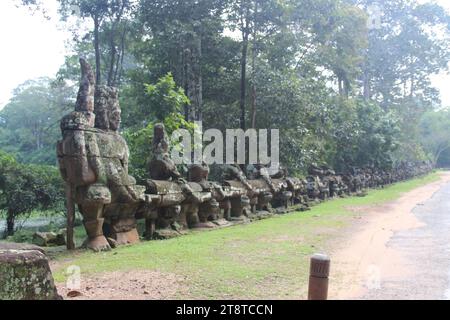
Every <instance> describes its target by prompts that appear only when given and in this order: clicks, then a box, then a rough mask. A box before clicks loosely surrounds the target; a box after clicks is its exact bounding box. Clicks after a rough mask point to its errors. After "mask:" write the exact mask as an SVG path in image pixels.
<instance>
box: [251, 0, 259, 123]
mask: <svg viewBox="0 0 450 320" xmlns="http://www.w3.org/2000/svg"><path fill="white" fill-rule="evenodd" d="M257 14H258V1H255V15H257ZM255 23H256V21H255ZM257 30H258V27H257V26H256V25H255V26H253V44H252V88H251V91H252V96H251V128H253V129H255V128H256V109H257V101H256V98H257V96H256V56H257V53H258V52H257V45H258V39H257Z"/></svg>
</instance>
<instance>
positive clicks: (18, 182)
mask: <svg viewBox="0 0 450 320" xmlns="http://www.w3.org/2000/svg"><path fill="white" fill-rule="evenodd" d="M63 199H64V187H63V184H62V181H61V178H60V177H59V172H58V170H57V169H56V168H55V167H49V166H36V165H23V164H20V163H18V162H17V161H16V160H15V159H14V158H13V157H12V156H11V155H8V154H6V153H5V152H3V151H0V210H1V211H3V210H5V211H6V225H7V229H6V233H5V235H4V236H5V237H7V236H12V235H13V234H14V232H15V222H16V219H17V218H18V217H19V216H23V215H25V214H27V213H30V212H32V211H33V210H37V209H42V210H48V209H53V210H62V207H63V203H64V200H63Z"/></svg>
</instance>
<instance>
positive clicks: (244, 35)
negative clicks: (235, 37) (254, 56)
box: [240, 30, 248, 130]
mask: <svg viewBox="0 0 450 320" xmlns="http://www.w3.org/2000/svg"><path fill="white" fill-rule="evenodd" d="M242 40H243V41H242V56H241V99H240V109H241V119H240V125H241V129H242V130H245V129H246V125H245V98H246V96H247V75H246V72H247V52H248V32H247V30H244V31H243V32H242Z"/></svg>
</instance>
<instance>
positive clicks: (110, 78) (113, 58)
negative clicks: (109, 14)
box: [107, 30, 117, 86]
mask: <svg viewBox="0 0 450 320" xmlns="http://www.w3.org/2000/svg"><path fill="white" fill-rule="evenodd" d="M110 50H111V56H110V61H109V63H110V65H109V71H108V82H107V84H108V86H114V81H113V79H114V67H115V65H116V55H117V50H116V43H115V41H114V31H113V30H112V31H111V38H110Z"/></svg>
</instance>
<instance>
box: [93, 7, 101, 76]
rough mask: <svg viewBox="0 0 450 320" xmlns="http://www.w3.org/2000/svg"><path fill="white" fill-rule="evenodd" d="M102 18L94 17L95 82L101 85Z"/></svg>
mask: <svg viewBox="0 0 450 320" xmlns="http://www.w3.org/2000/svg"><path fill="white" fill-rule="evenodd" d="M99 29H100V18H99V16H98V14H95V15H94V49H95V80H96V82H95V83H96V84H97V85H100V84H101V80H102V79H101V69H100V35H99Z"/></svg>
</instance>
